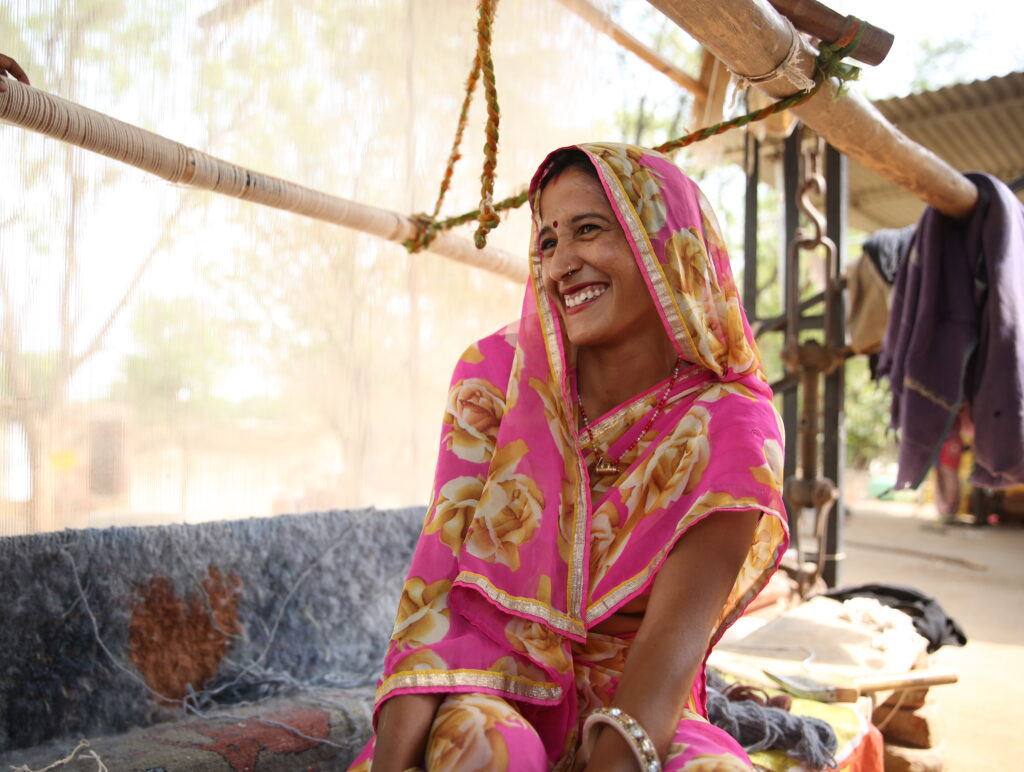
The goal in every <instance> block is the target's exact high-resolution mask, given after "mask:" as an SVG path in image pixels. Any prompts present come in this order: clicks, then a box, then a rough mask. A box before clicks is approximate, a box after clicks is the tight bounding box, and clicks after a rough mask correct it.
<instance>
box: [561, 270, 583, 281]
mask: <svg viewBox="0 0 1024 772" xmlns="http://www.w3.org/2000/svg"><path fill="white" fill-rule="evenodd" d="M579 270H580V269H579V268H570V269H569V270H568V271H566V272H565V273H563V274H562V278H563V279H568V278H569V277H570V276H572V275H573V274H574V273H579Z"/></svg>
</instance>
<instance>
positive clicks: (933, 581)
mask: <svg viewBox="0 0 1024 772" xmlns="http://www.w3.org/2000/svg"><path fill="white" fill-rule="evenodd" d="M847 511H848V513H849V514H848V517H847V521H846V533H845V537H846V538H845V551H846V554H847V559H846V561H845V564H844V565H843V567H842V569H841V571H842V573H841V574H840V581H839V584H840V585H850V584H861V583H865V582H889V583H893V584H903V585H908V586H911V587H915V588H917V589H918V590H920V591H922V592H924V593H926V594H928V595H931V596H932V597H934V598H936V599H937V600H938V601H939V602H940V603H941V604H942V606H943V608H944V609H945V610H946V612H947V613H948V614H949V615H950V616H951V617H953V618H954V619H955V620H957V621H958V622H959V623H960V625H961V626H962V627H963V629H964V631H965V633H966V634H967V638H968V643H967V645H966V646H964V647H963V648H959V647H953V646H945V647H943V648H942V649H940V650H939V651H938V652H936V653H935V655H934V658H935V663H936V664H937V665H939V666H946V667H950V668H953V669H954V670H956V671H957V672H958V673H959V675H960V681H959V682H958V683H956V684H952V685H948V686H939V687H935V688H934V689H933V693H934V698H935V700H936V703H937V708H938V710H937V719H936V720H937V728H938V732H937V734H938V736H939V737H940V738H941V740H942V742H944V743H945V747H944V750H945V758H946V772H978V770H1024V730H1022V727H1021V716H1022V715H1024V527H1022V526H1021V525H1019V524H1004V525H997V526H992V527H952V528H948V527H947V528H941V527H938V524H937V523H936V522H935V517H934V514H933V509H932V507H931V505H929V504H921V505H914V504H888V503H883V502H879V501H860V502H854V503H850V504H848V509H847Z"/></svg>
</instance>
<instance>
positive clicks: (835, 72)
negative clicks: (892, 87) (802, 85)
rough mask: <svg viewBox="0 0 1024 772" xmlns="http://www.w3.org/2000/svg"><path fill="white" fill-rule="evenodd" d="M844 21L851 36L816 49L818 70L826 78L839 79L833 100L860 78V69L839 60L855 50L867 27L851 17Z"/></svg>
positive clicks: (823, 44) (854, 17)
mask: <svg viewBox="0 0 1024 772" xmlns="http://www.w3.org/2000/svg"><path fill="white" fill-rule="evenodd" d="M846 21H847V24H848V25H852V26H853V30H854V32H853V35H852V36H851V35H844V36H842V37H841V38H840V39H839V40H837V41H835V42H834V43H822V44H821V45H820V46H819V47H818V69H819V70H820V71H821V72H822V73H824V74H825V75H826V76H828V75H831V76H834V77H836V78H838V79H839V88H837V89H836V93H835V94H834V95H833V97H832V98H833V99H839V98H840V97H841V96H843V94H845V93H846V88H847V84H848V83H849V82H850V81H851V80H857V79H858V78H860V67H855V66H854V65H852V64H847V63H846V62H843V61H840V60H841V59H845V58H846V57H847V56H849V55H850V54H852V53H853V52H854V51H855V50H856V49H857V46H859V45H860V41H861V38H863V37H864V30H866V29H867V26H868V25H867V24H865V23H864V22H863V21H861V20H860V19H858V18H857V17H856V16H852V15H851V16H847V17H846ZM847 38H849V40H847Z"/></svg>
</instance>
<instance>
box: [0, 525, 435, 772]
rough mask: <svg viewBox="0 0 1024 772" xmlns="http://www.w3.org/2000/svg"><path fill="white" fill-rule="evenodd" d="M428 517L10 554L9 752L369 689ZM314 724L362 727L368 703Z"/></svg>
mask: <svg viewBox="0 0 1024 772" xmlns="http://www.w3.org/2000/svg"><path fill="white" fill-rule="evenodd" d="M423 514H424V510H423V509H422V508H411V509H405V510H394V511H387V512H383V511H375V510H361V511H346V512H341V511H335V512H322V513H312V514H305V515H288V516H279V517H274V518H268V519H253V520H243V521H225V522H215V523H206V524H201V525H175V526H161V527H148V528H110V529H105V530H85V531H65V532H61V533H52V534H39V535H33V536H24V537H11V538H5V539H0V586H2V587H4V592H3V593H2V594H0V618H2V619H3V620H4V624H3V625H2V626H0V651H2V652H3V658H2V660H0V752H3V751H13V750H15V749H19V748H29V747H34V746H38V745H41V744H43V743H47V742H48V741H50V740H53V739H57V738H65V739H67V740H68V741H69V743H70V744H69V745H68V744H65V746H64V747H65V748H67V747H70V748H73V747H74V745H75V743H77V741H78V740H79V739H80V738H83V737H99V736H107V735H114V734H117V733H121V732H125V731H127V730H129V729H132V728H134V727H147V726H151V725H153V724H156V723H157V722H161V721H166V720H180V719H182V718H184V717H188V716H190V715H194V714H196V713H197V712H199V713H206V712H208V711H210V710H211V709H214V708H218V707H219V708H223V706H225V705H232V704H237V703H240V702H244V701H257V700H265V699H266V698H269V697H274V696H279V695H291V694H296V693H299V692H303V691H308V690H309V689H311V688H349V687H356V686H359V685H370V684H372V683H373V681H374V680H375V678H376V672H377V669H378V668H379V666H380V662H381V660H382V657H383V652H384V648H385V646H386V643H387V638H388V635H389V633H390V630H391V626H392V624H393V622H394V614H395V608H396V604H397V600H398V597H399V595H400V592H401V584H402V578H403V577H404V574H405V571H406V568H407V566H408V561H409V559H410V557H411V554H412V550H413V547H414V545H415V540H416V536H417V534H418V532H419V528H420V525H421V524H422V519H423ZM319 709H320V710H321V711H326V713H325V715H330V716H332V718H330V719H329V720H328V723H327V725H328V726H331V727H334V726H335V725H337V726H342V725H343V724H344V721H341V718H340V716H343V715H346V716H347V715H349V714H351V718H352V720H356V719H357V718H358V720H359V721H360V722H361V724H362V725H365V715H364V714H365V706H364V705H363V704H362V703H360V704H359V705H358V706H355V707H353V705H351V704H349V703H346V702H339V703H337V704H332V705H329V706H328V705H320V708H319ZM339 711H340V712H339ZM303 720H305V719H303ZM346 720H348V719H346ZM332 722H333V723H332ZM339 722H340V723H339ZM314 723H315V722H314ZM268 726H269V725H268ZM267 731H270V730H267ZM330 731H334V729H333V728H332V729H331V730H330ZM345 731H347V730H345ZM261 736H262V735H261ZM266 736H267V737H270V735H266ZM268 742H269V741H268ZM272 746H273V742H271V743H270V744H269V745H268V746H267V747H268V748H269V747H272ZM65 752H67V751H66V750H65ZM55 757H56V758H60V757H61V756H60V755H59V754H58V755H56V756H55ZM53 758H54V756H51V758H50V760H51V761H52V760H53ZM18 763H20V762H18ZM108 766H109V765H108ZM161 766H162V765H161V764H154V765H153V767H152V768H154V769H155V768H159V767H161ZM84 768H92V769H95V768H96V765H95V763H93V765H92V767H84ZM110 768H111V769H114V767H110ZM142 768H145V769H148V768H150V767H142ZM295 768H298V767H295ZM168 769H169V768H168Z"/></svg>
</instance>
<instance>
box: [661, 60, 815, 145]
mask: <svg viewBox="0 0 1024 772" xmlns="http://www.w3.org/2000/svg"><path fill="white" fill-rule="evenodd" d="M824 83H825V79H824V78H820V79H819V80H818V81H817V82H816V83H815V84H814V86H812V87H811V88H806V89H804V90H803V91H797V92H796V93H795V94H792V95H790V96H788V97H786V98H785V99H780V100H779V101H778V102H773V103H772V104H770V105H768V106H767V107H762V108H761V109H760V110H754V111H753V112H751V113H747V114H746V115H740V116H738V117H736V118H732V119H730V120H728V121H722V122H721V123H716V124H713V125H711V126H707V127H705V128H703V129H697V131H694V132H691V133H689V134H687V135H685V136H683V137H679V138H677V139H670V140H669V141H668V142H663V143H662V144H660V145H658V146H657V147H656V148H654V149H655V150H657V151H658V152H659V153H674V152H675V151H676V150H680V149H682V148H684V147H686V146H687V145H692V144H693V143H694V142H700V141H702V140H705V139H708V138H709V137H713V136H715V135H716V134H722V133H723V132H726V131H729V129H738V128H739V127H741V126H746V125H747V124H748V123H754V122H755V121H763V120H764V119H765V118H767V117H768V116H770V115H774V114H775V113H779V112H782V111H783V110H788V109H789V108H791V107H796V106H797V105H799V104H803V103H804V102H806V101H807V100H808V99H810V98H811V97H812V96H814V95H815V94H817V93H818V89H820V88H821V87H822V84H824Z"/></svg>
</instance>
